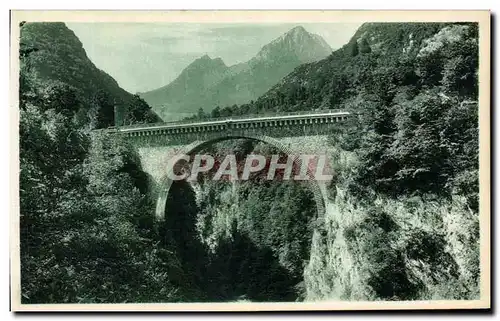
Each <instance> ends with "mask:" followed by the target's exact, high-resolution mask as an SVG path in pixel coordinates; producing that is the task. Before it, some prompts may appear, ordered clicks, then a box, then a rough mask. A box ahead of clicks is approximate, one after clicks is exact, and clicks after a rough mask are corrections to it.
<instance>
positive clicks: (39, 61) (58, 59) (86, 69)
mask: <svg viewBox="0 0 500 321" xmlns="http://www.w3.org/2000/svg"><path fill="white" fill-rule="evenodd" d="M20 47H21V51H22V52H25V53H26V54H25V55H24V56H23V59H22V62H21V64H22V68H26V69H27V71H28V72H29V75H30V78H31V79H32V81H33V83H34V84H35V85H36V86H38V87H40V86H42V87H50V86H54V85H56V86H57V85H59V86H60V85H64V86H69V87H70V88H72V89H73V90H74V91H75V93H76V94H77V96H78V99H79V100H80V101H82V102H84V103H85V104H84V105H85V106H86V107H87V108H90V106H92V105H96V104H97V105H99V106H97V108H98V109H99V108H100V109H102V108H105V109H114V108H117V109H118V110H119V111H120V112H121V113H122V114H124V113H125V110H126V109H127V108H129V107H130V105H133V104H135V103H136V100H137V98H138V97H134V95H132V94H131V93H129V92H127V91H125V90H124V89H122V88H121V87H120V86H119V85H118V83H117V82H116V80H115V79H113V77H111V76H110V75H108V74H107V73H105V72H104V71H102V70H100V69H99V68H97V67H96V66H95V65H94V64H93V63H92V61H90V59H89V58H88V57H87V54H86V53H85V50H84V49H83V45H82V43H81V42H80V40H79V39H78V37H76V35H75V34H74V33H73V31H71V30H70V29H69V28H68V27H66V25H65V24H64V23H62V22H46V23H45V22H36V23H25V24H24V25H23V26H22V28H21V38H20ZM104 101H106V102H107V103H106V104H104V103H103V102H104ZM105 105H106V106H105ZM103 112H104V113H107V114H110V115H113V113H114V111H113V110H105V111H103ZM149 113H150V115H149V116H150V118H151V120H154V118H156V116H155V115H153V114H152V112H151V111H149ZM110 117H111V116H110ZM107 125H112V122H110V123H109V124H107Z"/></svg>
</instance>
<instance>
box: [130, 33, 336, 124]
mask: <svg viewBox="0 0 500 321" xmlns="http://www.w3.org/2000/svg"><path fill="white" fill-rule="evenodd" d="M331 53H332V48H331V47H330V46H329V45H328V44H327V43H326V42H325V40H324V39H323V38H321V37H320V36H318V35H315V34H312V33H309V32H307V31H306V30H305V29H304V28H303V27H302V26H298V27H295V28H293V29H291V30H290V31H288V32H287V33H285V34H283V35H282V36H280V37H278V38H277V39H275V40H273V41H272V42H270V43H269V44H267V45H265V46H264V47H263V48H262V49H261V50H260V51H259V52H258V53H257V55H256V56H255V57H253V58H252V59H250V60H249V61H247V62H245V63H240V64H236V65H233V66H226V64H225V63H224V62H223V61H222V59H221V58H215V59H212V58H210V57H209V56H208V55H205V56H203V57H201V58H198V59H196V60H195V61H193V62H192V63H191V64H190V65H189V66H187V67H186V68H185V69H184V70H183V71H182V72H181V74H180V75H179V76H178V77H177V78H176V79H175V80H174V81H172V82H171V83H170V84H168V85H166V86H164V87H161V88H158V89H155V90H152V91H148V92H144V93H139V95H140V96H141V97H142V98H143V99H144V100H145V101H146V102H147V103H148V104H149V105H150V106H151V107H152V109H153V110H154V111H155V112H156V113H157V114H158V115H159V116H160V117H161V118H163V120H165V121H168V120H174V119H176V118H181V117H183V116H187V115H190V114H194V113H196V112H197V111H198V110H199V108H203V109H204V111H205V112H210V111H211V110H212V109H214V108H215V107H217V106H221V107H225V106H229V105H234V104H243V103H248V102H250V101H251V100H254V99H257V98H258V97H259V96H261V95H262V94H264V93H265V92H266V91H268V90H269V89H270V88H271V87H272V86H274V85H275V84H277V83H278V82H279V81H280V80H281V79H282V78H283V77H284V76H286V75H287V74H289V73H290V72H292V71H293V70H294V69H295V68H296V67H297V66H299V65H301V64H304V63H309V62H314V61H318V60H321V59H323V58H325V57H327V56H329V55H330V54H331Z"/></svg>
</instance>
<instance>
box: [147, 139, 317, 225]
mask: <svg viewBox="0 0 500 321" xmlns="http://www.w3.org/2000/svg"><path fill="white" fill-rule="evenodd" d="M233 139H249V140H254V141H258V142H263V143H266V144H269V145H271V146H273V147H275V148H278V149H279V150H280V151H281V152H284V153H286V154H287V155H295V156H296V157H297V155H298V154H297V153H294V150H292V149H291V148H289V147H288V146H285V145H284V144H282V143H281V142H280V141H279V140H277V139H276V138H273V137H270V136H265V135H244V136H240V135H230V136H221V137H218V138H214V139H209V140H205V141H195V142H193V143H191V144H189V145H187V146H185V147H184V148H182V150H181V151H179V154H185V155H192V154H194V153H196V152H198V151H200V150H202V149H203V148H205V147H208V146H210V145H212V144H215V143H218V142H221V141H227V140H233ZM295 160H297V158H295V159H294V161H295ZM307 175H308V176H309V178H310V179H309V180H308V182H309V183H310V186H309V187H310V188H311V190H312V192H313V195H314V201H315V203H316V209H317V217H318V218H319V217H322V216H323V215H324V213H325V210H326V205H327V192H326V186H325V184H324V183H322V182H318V181H316V180H315V179H314V173H312V172H311V171H310V170H309V171H308V173H307ZM172 183H173V180H172V179H171V178H170V177H168V175H165V176H164V177H163V178H162V179H161V181H160V186H159V189H158V196H157V200H156V211H155V217H156V220H157V221H164V220H165V208H166V202H167V198H168V194H169V191H170V188H171V186H172Z"/></svg>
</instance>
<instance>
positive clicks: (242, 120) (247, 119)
mask: <svg viewBox="0 0 500 321" xmlns="http://www.w3.org/2000/svg"><path fill="white" fill-rule="evenodd" d="M349 115H350V113H349V112H347V111H341V110H327V111H320V112H308V113H293V114H283V115H269V116H259V115H255V116H240V117H228V118H221V119H211V120H203V121H198V122H186V121H180V122H169V123H153V124H136V125H130V126H120V127H118V128H115V130H116V131H119V132H123V133H127V132H138V131H145V130H147V131H148V130H158V129H170V128H172V129H174V128H189V127H200V126H202V127H204V126H212V125H225V124H246V123H260V122H268V121H286V120H299V119H321V118H332V117H342V118H343V117H347V116H349Z"/></svg>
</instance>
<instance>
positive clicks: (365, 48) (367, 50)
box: [359, 38, 372, 54]
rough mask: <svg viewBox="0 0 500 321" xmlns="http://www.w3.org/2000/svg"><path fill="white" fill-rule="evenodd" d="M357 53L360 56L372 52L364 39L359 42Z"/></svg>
mask: <svg viewBox="0 0 500 321" xmlns="http://www.w3.org/2000/svg"><path fill="white" fill-rule="evenodd" d="M359 52H360V53H362V54H368V53H370V52H372V48H371V47H370V45H369V44H368V41H367V40H366V38H363V39H361V41H360V42H359Z"/></svg>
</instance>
